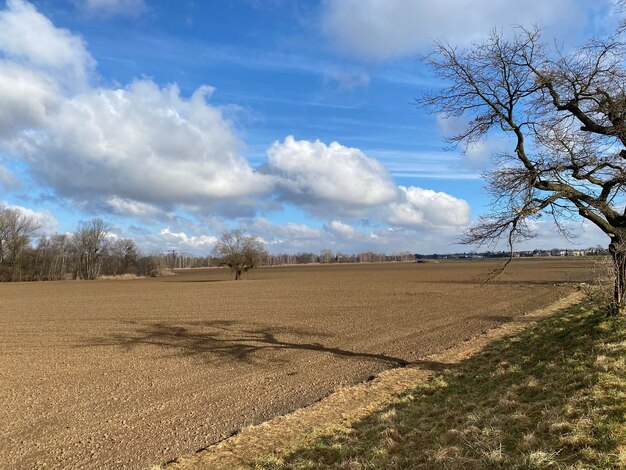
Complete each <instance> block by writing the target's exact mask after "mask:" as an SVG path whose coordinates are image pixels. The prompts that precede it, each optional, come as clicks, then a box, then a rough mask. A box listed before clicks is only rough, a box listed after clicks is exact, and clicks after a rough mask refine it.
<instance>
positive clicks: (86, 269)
mask: <svg viewBox="0 0 626 470" xmlns="http://www.w3.org/2000/svg"><path fill="white" fill-rule="evenodd" d="M110 228H111V227H110V225H109V224H107V223H106V222H104V221H103V220H102V219H92V220H89V221H87V222H80V224H79V225H78V229H77V230H76V232H75V233H74V237H73V241H74V250H75V263H76V266H75V271H74V277H75V278H80V279H88V280H93V279H96V278H97V277H98V275H99V274H100V269H101V267H102V261H103V258H104V256H105V254H106V252H107V249H108V247H109V241H108V239H107V233H108V232H109V230H110Z"/></svg>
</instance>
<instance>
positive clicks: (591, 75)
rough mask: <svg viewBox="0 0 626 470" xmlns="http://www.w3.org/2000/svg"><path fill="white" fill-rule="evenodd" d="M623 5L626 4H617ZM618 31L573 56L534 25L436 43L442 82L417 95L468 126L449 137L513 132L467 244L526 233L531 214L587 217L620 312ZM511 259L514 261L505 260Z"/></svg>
mask: <svg viewBox="0 0 626 470" xmlns="http://www.w3.org/2000/svg"><path fill="white" fill-rule="evenodd" d="M622 3H626V2H622ZM620 35H621V32H619V31H618V32H617V33H616V34H615V35H613V36H611V37H608V38H606V39H597V38H595V39H592V40H590V41H589V42H588V43H587V44H586V45H585V46H583V47H580V48H579V49H577V50H575V51H574V52H572V53H564V52H562V51H560V50H559V49H558V48H552V47H548V46H547V45H546V44H545V43H544V42H543V41H542V39H541V34H540V32H539V30H537V29H523V28H519V29H517V30H516V32H515V34H514V36H513V37H512V38H506V37H504V36H503V35H502V34H500V33H498V32H492V33H491V35H490V36H489V38H488V39H487V40H486V41H485V42H484V43H481V44H475V45H473V46H471V47H469V48H465V49H460V48H456V47H453V46H451V45H449V44H444V43H437V44H436V46H435V50H434V51H433V52H432V53H431V54H430V55H428V56H427V57H425V60H426V62H427V63H428V64H429V65H430V66H431V68H432V70H433V71H434V73H435V74H436V75H437V76H438V77H439V78H441V79H442V82H443V83H444V84H445V85H444V87H443V88H442V89H440V90H439V91H437V92H435V93H431V94H426V95H424V96H423V97H422V98H420V99H419V100H418V102H419V103H420V104H422V105H425V106H426V107H427V109H429V110H430V111H431V112H435V113H441V114H443V116H444V117H447V118H461V119H464V120H466V121H467V125H466V126H465V128H464V129H463V131H462V132H460V133H459V134H458V135H456V136H453V137H451V138H450V139H449V143H451V144H453V145H458V144H463V145H465V146H466V147H465V148H467V145H470V144H472V143H475V142H477V141H479V140H481V139H483V138H485V137H486V135H487V134H488V133H489V132H492V131H495V132H501V133H504V134H506V135H508V136H510V138H511V149H510V151H508V152H504V153H500V154H498V155H496V156H495V157H496V162H497V164H496V166H495V169H494V170H492V171H490V172H488V173H487V174H486V178H487V182H488V187H489V188H490V190H491V193H492V197H493V205H492V212H491V213H490V214H488V215H485V216H483V217H482V218H481V219H480V221H479V222H478V224H477V225H475V226H473V227H472V228H470V229H469V230H468V232H467V233H466V235H465V237H464V239H463V241H464V242H465V243H469V244H482V243H488V242H494V241H496V240H498V239H500V238H501V237H505V238H506V239H507V241H508V244H509V247H510V249H511V255H512V250H513V243H514V242H516V241H519V240H523V239H527V238H529V237H531V236H532V233H531V231H530V230H529V225H528V221H529V220H532V219H536V218H539V217H541V216H542V215H548V216H550V217H551V218H552V219H553V221H554V222H555V224H556V227H558V229H559V230H561V232H562V233H563V234H564V235H566V236H567V235H568V233H567V231H566V228H565V226H564V223H563V222H564V221H565V220H567V219H569V218H583V219H586V220H588V221H590V222H592V223H593V224H595V225H596V226H597V227H598V228H600V230H602V231H603V232H604V233H605V234H606V235H607V237H608V239H609V251H610V253H611V255H612V258H613V262H614V274H615V275H614V299H613V306H612V308H611V313H612V314H620V313H624V312H625V311H626V297H625V294H626V211H625V208H624V204H625V202H626V201H625V197H624V196H625V193H624V184H625V183H626V123H625V119H626V69H625V68H624V60H625V58H626V49H625V46H624V43H623V42H622V41H621V39H620ZM509 261H510V259H509Z"/></svg>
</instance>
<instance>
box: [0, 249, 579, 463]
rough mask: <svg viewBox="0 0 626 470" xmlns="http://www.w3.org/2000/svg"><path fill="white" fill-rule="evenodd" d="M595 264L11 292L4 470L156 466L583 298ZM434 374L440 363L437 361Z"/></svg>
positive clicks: (294, 274) (4, 311)
mask: <svg viewBox="0 0 626 470" xmlns="http://www.w3.org/2000/svg"><path fill="white" fill-rule="evenodd" d="M589 264H590V263H589V262H587V261H585V260H583V259H528V260H515V262H514V263H513V264H512V266H511V267H510V269H509V270H508V271H507V272H506V273H505V274H504V275H503V276H502V277H501V278H500V279H499V280H498V281H496V282H493V283H489V284H484V283H482V281H481V280H482V276H484V274H485V273H486V272H488V271H489V270H490V269H492V268H493V267H494V266H495V263H494V262H488V261H454V262H452V261H451V262H442V263H438V264H435V263H432V264H430V263H429V264H416V263H398V264H395V263H387V264H363V265H331V266H322V265H320V266H296V267H279V268H262V269H259V270H257V271H254V272H250V273H248V274H247V275H246V276H245V277H244V279H243V280H242V281H240V282H235V281H231V280H230V274H229V273H228V272H227V271H224V270H221V269H205V270H190V271H183V272H180V273H179V274H178V275H177V276H169V277H164V278H158V279H145V280H134V281H95V282H80V281H68V282H47V283H23V284H1V285H0V468H13V469H30V468H42V467H46V468H85V467H87V468H149V467H150V465H151V464H159V463H163V462H166V461H169V460H171V459H173V458H176V457H178V456H181V455H185V454H190V453H193V452H194V451H196V450H199V449H201V448H203V447H206V446H208V445H210V444H212V443H214V442H216V441H218V440H220V439H222V438H224V437H226V436H228V435H230V434H231V433H233V432H235V431H236V430H238V429H240V428H242V427H243V426H246V425H249V424H253V423H259V422H261V421H264V420H266V419H268V418H270V417H272V416H275V415H277V414H283V413H286V412H288V411H290V410H293V409H295V408H298V407H301V406H304V405H307V404H309V403H311V402H313V401H315V400H317V399H319V398H321V397H323V396H325V395H327V394H329V393H330V392H332V391H333V390H335V389H337V388H339V387H341V386H345V385H349V384H353V383H356V382H359V381H363V380H366V379H367V378H368V377H370V376H371V375H373V374H376V373H377V372H380V371H381V370H383V369H387V368H390V367H397V366H399V365H403V364H406V363H410V362H419V361H420V359H422V358H424V357H426V356H427V355H429V354H433V353H436V352H439V351H442V350H444V349H447V348H450V347H453V346H455V345H457V344H459V343H460V342H462V341H465V340H468V339H471V338H473V337H475V336H476V335H479V334H481V333H482V332H484V331H486V330H487V329H489V328H492V327H494V326H497V325H498V324H501V323H503V322H506V321H507V320H510V319H511V318H514V317H516V316H518V315H522V314H524V313H526V312H529V311H531V310H534V309H536V308H539V307H542V306H545V305H547V304H549V303H551V302H553V301H555V300H556V299H557V298H559V297H561V296H563V295H565V294H566V293H569V292H571V290H572V289H573V288H574V287H573V286H574V285H576V284H577V283H579V282H583V281H587V280H588V279H589V277H590V276H591V272H590V270H589ZM424 364H426V365H427V364H428V363H427V362H424Z"/></svg>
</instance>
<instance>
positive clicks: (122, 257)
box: [105, 238, 139, 275]
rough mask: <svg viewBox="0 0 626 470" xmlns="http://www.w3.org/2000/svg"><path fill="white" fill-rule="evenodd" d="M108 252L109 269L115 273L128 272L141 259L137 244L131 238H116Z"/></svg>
mask: <svg viewBox="0 0 626 470" xmlns="http://www.w3.org/2000/svg"><path fill="white" fill-rule="evenodd" d="M108 254H109V256H108V258H109V259H108V263H107V265H108V270H109V271H110V274H113V275H116V274H122V273H126V272H128V269H129V268H131V267H133V266H136V265H137V261H138V259H139V250H138V249H137V245H136V243H135V242H134V241H133V240H132V239H130V238H120V239H119V240H115V241H114V242H113V243H111V244H110V248H109V253H108ZM105 272H106V270H105Z"/></svg>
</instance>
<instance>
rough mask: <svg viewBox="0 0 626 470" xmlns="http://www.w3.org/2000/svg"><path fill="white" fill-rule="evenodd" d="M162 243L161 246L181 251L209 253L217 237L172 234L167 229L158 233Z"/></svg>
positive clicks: (180, 233)
mask: <svg viewBox="0 0 626 470" xmlns="http://www.w3.org/2000/svg"><path fill="white" fill-rule="evenodd" d="M159 235H160V237H161V239H162V241H163V242H164V243H163V244H162V245H161V246H168V247H169V246H173V247H176V249H178V250H181V251H192V252H195V253H198V252H200V251H205V252H207V253H208V252H209V251H210V250H211V249H212V248H213V246H215V244H216V243H217V240H218V239H217V237H215V236H213V235H188V234H187V233H185V232H173V231H171V230H170V228H169V227H166V228H164V229H163V230H161V232H160V233H159Z"/></svg>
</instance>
